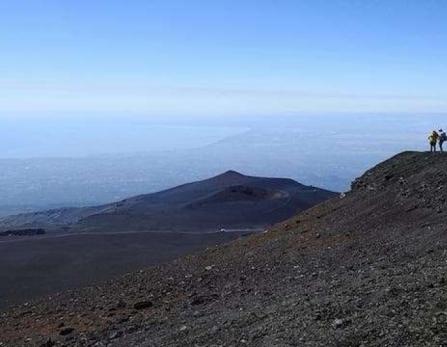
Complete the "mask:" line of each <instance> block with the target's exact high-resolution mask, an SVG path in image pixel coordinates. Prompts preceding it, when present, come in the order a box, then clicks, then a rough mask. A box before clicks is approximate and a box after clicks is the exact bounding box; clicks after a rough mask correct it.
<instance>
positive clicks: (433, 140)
mask: <svg viewBox="0 0 447 347" xmlns="http://www.w3.org/2000/svg"><path fill="white" fill-rule="evenodd" d="M438 138H439V134H438V133H437V132H436V131H435V130H433V132H432V133H431V134H430V135H429V136H428V142H429V143H430V152H436V143H437V142H438Z"/></svg>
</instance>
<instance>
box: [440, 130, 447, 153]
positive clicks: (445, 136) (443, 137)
mask: <svg viewBox="0 0 447 347" xmlns="http://www.w3.org/2000/svg"><path fill="white" fill-rule="evenodd" d="M446 140H447V134H446V133H445V131H444V130H442V129H439V150H440V151H441V152H444V151H443V149H442V144H443V143H444V141H446Z"/></svg>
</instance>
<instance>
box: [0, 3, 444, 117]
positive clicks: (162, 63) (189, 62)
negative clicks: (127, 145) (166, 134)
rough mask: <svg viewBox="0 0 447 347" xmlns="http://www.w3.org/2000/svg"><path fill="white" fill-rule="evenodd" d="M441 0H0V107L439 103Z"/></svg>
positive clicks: (355, 108)
mask: <svg viewBox="0 0 447 347" xmlns="http://www.w3.org/2000/svg"><path fill="white" fill-rule="evenodd" d="M446 17H447V1H444V0H423V1H421V0H368V1H366V0H331V1H328V0H218V1H209V0H202V1H199V0H187V1H186V0H127V1H117V0H107V1H105V0H96V1H90V0H89V1H86V0H73V1H71V0H64V1H60V0H54V1H51V0H48V1H44V0H40V1H39V0H26V1H24V0H2V1H1V2H0V115H1V116H5V115H8V114H22V113H24V114H45V113H50V112H60V113H64V112H66V113H70V112H71V113H79V114H82V113H83V112H98V113H107V112H115V113H116V112H118V113H120V112H121V113H123V114H125V113H142V114H147V115H182V114H188V115H195V114H203V115H210V116H212V115H240V114H251V115H252V114H276V113H278V114H280V113H284V114H290V113H294V112H413V113H414V112H420V113H436V112H447V84H446V81H447V64H446V62H447V21H446Z"/></svg>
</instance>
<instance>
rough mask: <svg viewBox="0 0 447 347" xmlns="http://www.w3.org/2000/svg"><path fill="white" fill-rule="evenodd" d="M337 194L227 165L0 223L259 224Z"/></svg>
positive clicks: (125, 226)
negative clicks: (158, 188) (191, 178)
mask: <svg viewBox="0 0 447 347" xmlns="http://www.w3.org/2000/svg"><path fill="white" fill-rule="evenodd" d="M335 195H336V194H335V193H333V192H330V191H327V190H323V189H319V188H315V187H309V186H305V185H302V184H300V183H298V182H296V181H294V180H291V179H283V178H264V177H252V176H245V175H242V174H240V173H238V172H235V171H227V172H225V173H224V174H221V175H219V176H216V177H212V178H210V179H207V180H203V181H198V182H193V183H189V184H185V185H182V186H178V187H175V188H172V189H169V190H165V191H162V192H158V193H153V194H146V195H139V196H136V197H132V198H128V199H125V200H122V201H119V202H116V203H112V204H107V205H102V206H96V207H88V208H66V209H57V210H50V211H43V212H36V213H27V214H21V215H16V216H10V217H5V218H3V219H0V227H2V228H3V229H8V228H9V229H10V228H21V227H44V228H56V229H57V228H59V229H63V230H72V231H112V232H116V231H182V232H185V231H194V232H197V231H199V232H203V231H216V230H219V229H221V228H225V229H238V228H239V229H240V228H262V227H264V226H266V225H271V224H273V223H276V222H279V221H281V220H284V219H286V218H289V217H290V216H292V215H294V214H295V213H296V212H298V211H302V210H304V209H307V208H309V207H311V206H314V205H316V204H317V203H320V202H322V201H324V200H326V199H328V198H331V197H334V196H335Z"/></svg>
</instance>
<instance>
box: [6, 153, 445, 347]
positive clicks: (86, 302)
mask: <svg viewBox="0 0 447 347" xmlns="http://www.w3.org/2000/svg"><path fill="white" fill-rule="evenodd" d="M446 185H447V155H442V154H436V155H431V154H428V153H415V152H406V153H402V154H400V155H398V156H396V157H394V158H391V159H390V160H388V161H386V162H384V163H382V164H380V165H378V166H377V167H375V168H373V169H371V170H370V171H368V172H366V173H365V174H364V175H363V176H362V177H360V178H359V179H357V180H356V181H355V182H354V183H353V189H352V191H351V192H349V193H348V194H346V196H344V197H340V198H335V199H332V200H330V201H328V202H325V203H323V204H321V205H318V206H317V207H314V208H313V209H311V210H308V211H306V212H304V213H301V214H299V215H297V216H295V217H294V218H292V219H290V220H288V221H285V222H283V223H281V224H279V225H277V226H276V227H274V228H272V229H271V230H269V231H268V232H266V233H263V234H261V235H254V236H251V237H249V238H246V239H240V240H237V241H234V242H232V243H230V244H227V245H224V246H218V247H212V248H208V249H207V250H206V251H205V252H203V253H201V254H199V255H195V256H187V257H184V258H181V259H179V260H177V261H175V262H172V263H170V264H167V265H163V266H158V267H153V268H148V269H146V270H144V271H140V272H137V273H132V274H128V275H126V276H124V277H122V278H119V279H116V280H113V281H110V282H107V283H104V284H102V285H100V286H96V287H89V288H85V289H82V290H78V291H70V292H65V293H62V294H59V295H57V296H53V297H52V298H51V299H42V300H40V301H36V302H32V303H28V304H26V305H22V306H20V307H16V308H14V309H12V310H10V311H8V312H6V313H4V314H2V315H1V317H0V326H1V327H2V331H1V333H0V336H1V337H0V341H1V343H0V345H1V346H27V345H30V346H123V347H124V346H148V347H149V346H151V347H152V346H154V347H155V346H197V347H199V346H200V347H205V346H447V230H446V229H447V223H446V222H445V221H446V215H447V212H446V201H447V200H446V199H447V190H446Z"/></svg>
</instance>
